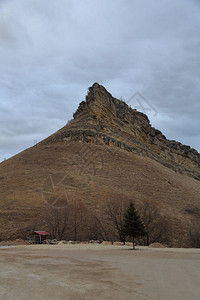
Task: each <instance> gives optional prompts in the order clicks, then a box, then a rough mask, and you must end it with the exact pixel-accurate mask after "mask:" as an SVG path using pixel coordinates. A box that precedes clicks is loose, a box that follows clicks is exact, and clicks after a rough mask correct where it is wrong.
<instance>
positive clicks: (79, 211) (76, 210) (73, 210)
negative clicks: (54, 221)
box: [70, 201, 87, 241]
mask: <svg viewBox="0 0 200 300" xmlns="http://www.w3.org/2000/svg"><path fill="white" fill-rule="evenodd" d="M86 213H87V210H86V207H85V205H84V204H83V203H82V202H81V201H75V202H74V203H72V204H71V205H70V229H71V231H72V232H73V239H74V240H75V241H76V240H77V234H78V231H80V229H81V227H82V225H83V223H84V222H83V220H84V218H85V217H86Z"/></svg>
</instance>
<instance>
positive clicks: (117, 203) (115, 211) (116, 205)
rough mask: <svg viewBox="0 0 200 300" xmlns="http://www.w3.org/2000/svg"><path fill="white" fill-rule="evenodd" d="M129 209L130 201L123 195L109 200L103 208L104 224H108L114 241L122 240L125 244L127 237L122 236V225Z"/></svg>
mask: <svg viewBox="0 0 200 300" xmlns="http://www.w3.org/2000/svg"><path fill="white" fill-rule="evenodd" d="M127 207H128V201H127V200H126V199H124V198H123V197H122V196H121V195H120V196H119V195H115V196H114V197H113V198H111V199H109V200H107V201H106V202H105V204H104V208H103V216H104V217H103V218H104V222H105V223H106V224H107V230H108V231H109V234H110V235H112V236H113V238H114V239H117V240H120V241H121V242H123V243H124V244H125V237H124V236H123V234H122V231H121V229H122V224H123V220H124V214H125V211H126V209H127Z"/></svg>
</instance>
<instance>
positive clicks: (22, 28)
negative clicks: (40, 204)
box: [0, 0, 200, 161]
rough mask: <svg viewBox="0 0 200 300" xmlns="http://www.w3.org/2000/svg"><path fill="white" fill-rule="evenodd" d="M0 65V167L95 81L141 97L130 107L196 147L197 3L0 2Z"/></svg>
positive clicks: (51, 128) (51, 126)
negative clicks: (145, 114)
mask: <svg viewBox="0 0 200 300" xmlns="http://www.w3.org/2000/svg"><path fill="white" fill-rule="evenodd" d="M0 68H1V71H0V161H2V160H3V159H4V158H9V157H11V156H12V155H15V154H16V153H18V152H19V151H22V150H23V149H25V148H27V147H30V146H32V145H33V143H34V141H35V140H38V141H39V140H42V139H43V138H45V137H47V136H48V135H50V134H52V133H54V132H55V131H56V130H58V129H60V128H61V127H62V126H64V125H65V124H66V123H67V121H68V120H69V119H72V114H73V112H74V111H75V110H76V108H77V107H78V104H79V102H81V101H82V100H85V95H86V94H87V89H88V87H89V86H91V85H92V84H93V83H94V82H98V83H100V84H102V85H104V86H105V87H106V89H107V90H108V91H109V92H110V93H112V94H113V96H114V97H116V98H121V97H122V99H123V100H124V101H128V100H129V99H130V98H131V97H132V95H134V94H135V93H136V92H139V93H140V94H141V95H142V96H143V97H144V98H138V97H139V96H138V97H134V98H133V99H132V100H131V101H130V102H129V104H130V105H131V106H132V107H135V106H137V107H138V106H141V105H140V104H142V106H143V107H145V112H146V113H147V115H148V116H149V119H150V121H151V123H152V125H153V126H154V127H156V128H158V129H159V130H161V131H162V132H163V133H164V134H165V135H166V137H167V138H169V139H175V140H178V141H180V142H182V143H184V144H188V145H190V146H191V147H194V148H196V149H197V150H198V151H200V130H199V129H200V117H199V114H200V1H199V0H196V1H195V0H187V1H186V0H112V1H111V0H95V1H94V0H93V1H92V0H59V1H58V0H51V1H49V0H42V1H41V0H28V1H27V0H17V1H16V0H0ZM140 101H141V103H140ZM138 110H139V108H138ZM140 110H143V111H144V109H143V108H142V107H140Z"/></svg>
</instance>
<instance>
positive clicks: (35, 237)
mask: <svg viewBox="0 0 200 300" xmlns="http://www.w3.org/2000/svg"><path fill="white" fill-rule="evenodd" d="M30 235H31V241H32V242H33V243H34V244H42V242H43V241H44V240H46V238H47V236H48V235H49V233H48V232H47V231H42V230H39V231H34V232H32V233H31V234H30Z"/></svg>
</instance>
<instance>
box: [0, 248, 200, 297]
mask: <svg viewBox="0 0 200 300" xmlns="http://www.w3.org/2000/svg"><path fill="white" fill-rule="evenodd" d="M130 248H131V247H130V246H112V245H98V244H77V245H30V246H28V245H24V246H16V247H12V248H1V249H0V267H1V273H0V299H2V300H7V299H8V300H10V299H13V300H18V299H20V300H23V299H25V300H27V299H28V300H32V299H34V300H35V299H37V300H44V299H45V300H51V299H64V300H68V299H69V300H77V299H81V300H90V299H91V300H94V299H99V300H100V299H101V300H111V299H115V300H132V299H133V300H137V299H138V300H140V299H141V300H144V299H145V300H147V299H148V300H149V299H153V300H155V299H159V300H162V299H163V300H164V299H166V300H171V299H172V300H176V299H177V300H178V299H180V300H184V299H188V300H199V299H200V249H168V248H161V249H155V248H153V249H150V248H146V247H138V248H137V250H136V251H133V250H130Z"/></svg>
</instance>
